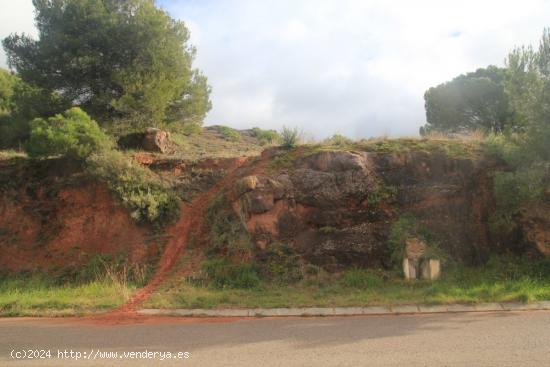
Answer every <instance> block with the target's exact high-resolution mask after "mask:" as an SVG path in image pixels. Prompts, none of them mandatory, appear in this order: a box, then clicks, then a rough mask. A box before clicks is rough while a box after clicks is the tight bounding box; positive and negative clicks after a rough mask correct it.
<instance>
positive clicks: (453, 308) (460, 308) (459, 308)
mask: <svg viewBox="0 0 550 367" xmlns="http://www.w3.org/2000/svg"><path fill="white" fill-rule="evenodd" d="M475 310H476V308H475V306H474V305H460V304H456V305H448V306H447V311H448V312H473V311H475Z"/></svg>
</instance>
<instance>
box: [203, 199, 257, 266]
mask: <svg viewBox="0 0 550 367" xmlns="http://www.w3.org/2000/svg"><path fill="white" fill-rule="evenodd" d="M206 218H207V221H208V223H209V225H210V238H211V244H212V245H211V251H212V252H213V253H215V254H223V255H224V256H227V257H230V258H237V259H242V258H246V257H249V256H250V255H251V252H252V243H251V242H250V238H249V235H248V232H247V230H246V228H245V227H244V226H243V223H242V222H241V220H240V218H239V217H238V216H237V215H236V214H235V212H234V211H233V209H232V208H231V206H230V204H229V203H228V201H227V200H226V199H225V198H224V196H223V195H218V196H216V197H214V199H213V200H212V201H211V202H210V204H209V206H208V211H207V213H206Z"/></svg>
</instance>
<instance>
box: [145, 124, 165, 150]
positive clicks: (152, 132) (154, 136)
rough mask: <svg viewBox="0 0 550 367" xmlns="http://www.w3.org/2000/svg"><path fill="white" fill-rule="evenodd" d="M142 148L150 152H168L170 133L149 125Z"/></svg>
mask: <svg viewBox="0 0 550 367" xmlns="http://www.w3.org/2000/svg"><path fill="white" fill-rule="evenodd" d="M141 145H142V148H143V149H144V150H146V151H149V152H159V153H167V152H168V151H169V150H170V146H171V142H170V133H169V132H168V131H164V130H160V129H156V128H153V127H149V128H147V129H145V134H144V135H143V140H142V143H141Z"/></svg>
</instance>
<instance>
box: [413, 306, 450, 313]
mask: <svg viewBox="0 0 550 367" xmlns="http://www.w3.org/2000/svg"><path fill="white" fill-rule="evenodd" d="M418 309H419V310H420V312H422V313H440V312H447V311H448V306H447V305H420V306H418Z"/></svg>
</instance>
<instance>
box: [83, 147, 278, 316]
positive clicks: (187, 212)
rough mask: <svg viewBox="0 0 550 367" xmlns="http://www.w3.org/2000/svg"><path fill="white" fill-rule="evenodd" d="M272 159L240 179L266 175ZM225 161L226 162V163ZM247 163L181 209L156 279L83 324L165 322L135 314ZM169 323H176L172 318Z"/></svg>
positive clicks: (232, 167)
mask: <svg viewBox="0 0 550 367" xmlns="http://www.w3.org/2000/svg"><path fill="white" fill-rule="evenodd" d="M269 158H270V157H269V155H268V154H262V157H261V158H260V159H259V160H258V161H256V162H253V163H252V164H250V165H249V166H248V167H247V168H246V169H245V170H244V171H242V172H239V175H254V174H259V173H261V172H263V171H264V170H265V168H266V167H267V164H268V162H269ZM225 161H226V162H227V160H225ZM247 161H248V158H247V157H239V158H235V159H233V160H231V161H230V163H229V164H228V165H227V168H226V169H227V170H228V173H227V175H226V176H225V177H224V178H223V179H222V180H221V181H220V182H218V183H217V184H216V185H214V186H213V187H212V188H210V189H209V190H208V191H205V192H203V193H201V194H199V195H197V196H196V197H195V199H193V201H192V202H191V203H190V204H183V205H182V207H181V213H180V219H179V221H178V222H177V223H176V224H175V225H174V226H172V227H170V228H169V229H168V230H167V234H168V235H169V238H170V240H169V242H168V243H167V244H166V248H165V250H164V253H163V254H162V256H161V259H160V261H159V267H158V270H157V272H156V273H155V275H154V276H153V279H152V280H151V281H150V282H149V283H148V284H147V285H146V286H145V287H143V288H141V289H139V290H137V291H136V292H135V293H134V294H133V295H132V297H131V298H130V299H129V300H128V301H127V302H126V303H125V304H124V305H122V306H121V307H120V308H118V309H117V310H114V311H110V312H107V313H105V314H101V315H95V316H92V317H89V318H84V319H82V321H84V322H86V321H89V322H92V323H94V324H98V325H117V324H126V323H142V322H158V321H159V320H160V319H162V318H159V317H150V316H145V315H140V314H138V313H137V312H136V311H137V310H138V309H139V308H140V307H141V305H142V304H143V303H144V302H145V301H146V300H147V299H148V298H149V297H150V296H151V295H152V293H153V292H154V291H155V290H157V289H158V287H159V286H160V285H161V284H162V283H163V282H164V281H165V280H166V278H167V276H169V275H170V274H171V272H172V270H173V269H174V267H175V265H176V263H177V261H178V260H179V258H180V257H181V254H182V251H183V250H184V248H185V246H186V244H187V242H188V240H189V239H190V238H197V236H201V234H204V233H205V224H204V217H205V214H206V210H207V208H208V204H209V202H210V200H211V199H212V198H213V197H214V196H215V195H216V194H217V193H218V192H220V191H221V190H223V189H224V188H226V187H229V186H230V185H232V184H233V183H234V181H235V180H236V178H237V173H238V172H237V171H238V169H239V168H241V167H242V166H243V165H244V164H245V163H246V162H247ZM225 164H227V163H224V166H225ZM199 238H200V237H199ZM170 319H171V320H174V319H173V318H170ZM186 320H187V321H189V320H188V318H183V319H182V322H186ZM208 320H209V319H204V320H203V321H204V322H209V321H208ZM230 320H231V321H234V320H235V318H229V319H227V320H220V319H217V320H216V322H227V321H230ZM195 321H196V320H195Z"/></svg>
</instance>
